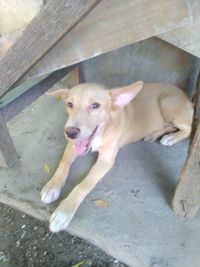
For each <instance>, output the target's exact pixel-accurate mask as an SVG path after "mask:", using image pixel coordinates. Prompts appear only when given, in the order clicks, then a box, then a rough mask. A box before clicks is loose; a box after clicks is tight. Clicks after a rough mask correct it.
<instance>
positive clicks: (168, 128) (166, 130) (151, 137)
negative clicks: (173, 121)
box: [142, 125, 177, 143]
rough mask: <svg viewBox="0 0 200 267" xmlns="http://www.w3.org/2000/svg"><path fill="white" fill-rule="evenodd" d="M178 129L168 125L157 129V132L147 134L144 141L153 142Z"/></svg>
mask: <svg viewBox="0 0 200 267" xmlns="http://www.w3.org/2000/svg"><path fill="white" fill-rule="evenodd" d="M176 130H177V128H176V127H174V126H170V125H167V126H165V127H164V128H163V129H162V130H160V131H155V132H153V133H151V134H150V135H148V136H146V137H145V138H143V140H142V141H144V142H147V143H152V142H154V141H155V140H156V139H158V138H159V137H161V136H162V135H164V134H167V133H172V132H175V131H176Z"/></svg>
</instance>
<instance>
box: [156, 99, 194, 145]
mask: <svg viewBox="0 0 200 267" xmlns="http://www.w3.org/2000/svg"><path fill="white" fill-rule="evenodd" d="M161 112H162V114H163V117H164V119H165V121H166V122H167V123H170V124H171V125H173V126H174V127H176V128H177V129H178V131H176V132H174V133H169V134H166V135H164V136H163V137H162V138H161V140H160V143H161V144H162V145H164V146H172V145H174V144H176V143H177V142H179V141H181V140H183V139H186V138H188V137H189V136H190V133H191V129H192V119H193V112H194V109H193V106H192V103H191V102H190V101H189V100H188V99H187V98H186V96H185V95H182V94H180V95H176V96H174V97H171V96H168V97H166V98H165V99H163V101H162V102H161Z"/></svg>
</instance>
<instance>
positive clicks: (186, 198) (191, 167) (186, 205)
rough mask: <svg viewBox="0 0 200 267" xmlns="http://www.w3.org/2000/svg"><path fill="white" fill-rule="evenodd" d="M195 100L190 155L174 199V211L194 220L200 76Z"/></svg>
mask: <svg viewBox="0 0 200 267" xmlns="http://www.w3.org/2000/svg"><path fill="white" fill-rule="evenodd" d="M193 100H194V104H195V114H194V118H193V130H192V134H191V142H190V147H189V154H188V158H187V160H186V161H185V164H184V166H183V168H182V171H181V173H180V177H179V179H180V180H179V183H178V186H177V188H176V191H175V195H174V199H173V209H174V211H175V212H176V213H177V214H179V215H182V216H185V217H187V218H193V217H194V216H195V215H196V213H197V211H198V209H199V207H200V120H199V119H200V118H199V115H200V74H199V77H198V80H197V88H196V92H195V94H194V97H193Z"/></svg>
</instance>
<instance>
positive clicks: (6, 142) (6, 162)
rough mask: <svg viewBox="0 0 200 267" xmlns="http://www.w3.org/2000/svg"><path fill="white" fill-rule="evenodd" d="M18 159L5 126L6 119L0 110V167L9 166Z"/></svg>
mask: <svg viewBox="0 0 200 267" xmlns="http://www.w3.org/2000/svg"><path fill="white" fill-rule="evenodd" d="M17 161H18V155H17V152H16V150H15V147H14V145H13V142H12V139H11V137H10V134H9V132H8V128H7V126H6V121H5V118H4V116H3V112H2V110H0V167H9V166H11V165H12V164H13V163H15V162H17Z"/></svg>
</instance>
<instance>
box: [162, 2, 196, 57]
mask: <svg viewBox="0 0 200 267" xmlns="http://www.w3.org/2000/svg"><path fill="white" fill-rule="evenodd" d="M187 2H188V7H189V8H190V12H191V15H192V18H193V20H192V21H191V23H189V24H188V25H185V26H180V27H178V28H177V29H173V30H171V31H168V32H165V33H162V34H160V35H159V36H158V37H159V38H160V39H162V40H164V41H166V42H168V43H170V44H172V45H174V46H177V47H179V48H181V49H182V50H184V51H186V52H189V53H191V54H192V55H194V56H196V57H199V58H200V1H199V0H192V1H190V0H187Z"/></svg>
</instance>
